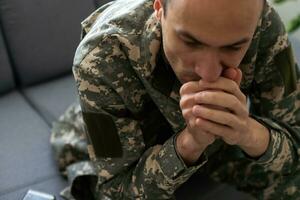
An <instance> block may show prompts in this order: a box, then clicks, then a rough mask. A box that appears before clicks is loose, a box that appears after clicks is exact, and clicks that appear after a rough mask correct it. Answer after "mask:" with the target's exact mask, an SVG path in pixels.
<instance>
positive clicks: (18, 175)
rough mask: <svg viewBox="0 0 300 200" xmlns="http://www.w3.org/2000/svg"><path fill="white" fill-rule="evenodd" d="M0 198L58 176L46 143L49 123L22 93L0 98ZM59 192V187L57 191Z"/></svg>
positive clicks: (48, 145) (49, 147) (48, 135)
mask: <svg viewBox="0 0 300 200" xmlns="http://www.w3.org/2000/svg"><path fill="white" fill-rule="evenodd" d="M0 110H1V112H0V127H1V131H0V138H1V140H0V158H1V162H0V180H1V181H0V199H3V198H1V196H2V195H5V194H8V193H13V192H14V191H17V190H19V189H22V188H25V187H28V186H30V185H33V184H38V183H40V182H43V181H46V180H49V179H51V178H53V177H55V176H57V177H58V176H59V172H58V170H57V167H56V163H55V161H54V159H53V155H52V150H51V146H50V143H49V137H50V127H49V126H48V125H47V124H46V123H45V122H44V121H43V120H42V118H41V117H40V116H39V115H38V114H37V113H36V112H35V111H34V110H33V109H32V107H31V106H30V105H29V104H28V103H27V102H26V100H25V99H24V98H23V96H22V95H21V94H19V93H18V92H12V93H9V94H7V95H5V96H2V97H1V98H0ZM57 192H59V191H57Z"/></svg>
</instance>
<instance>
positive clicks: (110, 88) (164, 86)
mask: <svg viewBox="0 0 300 200" xmlns="http://www.w3.org/2000/svg"><path fill="white" fill-rule="evenodd" d="M153 8H154V9H153ZM82 28H83V29H82V31H83V32H82V38H83V39H82V41H81V43H80V45H79V47H78V49H77V51H76V54H75V58H74V66H73V73H74V77H75V80H76V83H77V88H78V92H79V100H80V107H79V105H77V104H74V105H73V106H71V108H70V109H69V110H68V111H67V112H66V114H65V115H63V116H62V117H61V118H60V120H59V121H58V122H57V123H56V124H55V125H54V128H53V133H52V137H51V142H52V144H53V147H54V150H55V153H56V155H57V159H58V162H59V166H60V169H61V170H62V172H63V173H64V174H65V175H67V176H68V177H69V180H70V182H71V183H72V187H71V193H72V195H73V197H74V198H75V199H113V200H115V199H155V200H156V199H172V198H174V192H175V191H176V189H177V188H178V187H179V186H181V185H182V184H183V183H184V182H186V181H187V180H188V179H189V178H190V177H191V176H192V175H193V174H194V173H196V172H199V173H206V174H209V175H210V176H211V177H212V178H213V179H214V180H217V181H222V182H227V183H230V184H234V185H235V186H236V187H237V188H238V189H240V190H243V191H246V192H248V193H250V194H252V195H253V196H254V197H256V198H257V199H297V198H299V199H300V192H299V189H298V187H299V184H300V174H299V173H298V172H299V163H298V162H299V154H300V125H299V124H300V111H299V107H300V81H299V70H298V68H297V65H296V63H295V61H294V58H293V54H292V49H291V44H290V42H289V41H288V37H287V34H286V32H285V30H284V26H283V24H282V22H281V20H280V18H279V16H278V14H277V13H276V12H275V11H274V9H273V8H272V7H271V5H270V4H269V3H268V2H267V1H265V0H245V1H240V0H217V1H211V0H154V1H152V0H118V1H114V2H111V3H109V4H106V5H104V6H103V7H101V8H99V9H98V10H96V11H95V12H94V13H93V14H91V15H90V16H89V17H88V18H87V19H86V20H84V21H83V23H82ZM247 99H249V101H248V102H247ZM248 105H250V110H249V111H248ZM84 127H85V128H84ZM85 130H86V131H85ZM85 132H86V133H87V134H86V135H87V136H88V137H87V140H86V137H85ZM87 141H88V142H87ZM87 143H88V144H87ZM87 152H88V154H89V157H90V160H89V159H88V157H87ZM67 192H68V190H65V191H64V195H65V196H66V195H67ZM73 197H69V198H73Z"/></svg>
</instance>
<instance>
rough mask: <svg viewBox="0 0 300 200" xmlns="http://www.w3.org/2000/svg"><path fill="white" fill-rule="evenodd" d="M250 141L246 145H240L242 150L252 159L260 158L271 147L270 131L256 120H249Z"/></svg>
mask: <svg viewBox="0 0 300 200" xmlns="http://www.w3.org/2000/svg"><path fill="white" fill-rule="evenodd" d="M249 130H251V132H250V133H249V140H248V141H247V143H246V144H244V145H240V148H241V149H242V150H243V151H244V152H245V153H247V154H248V155H249V156H251V157H254V158H255V157H260V156H261V155H263V154H264V153H265V152H266V151H267V149H268V146H269V142H270V132H269V130H268V129H267V128H266V127H265V126H264V125H262V124H260V123H259V122H257V121H256V120H255V119H252V118H250V119H249Z"/></svg>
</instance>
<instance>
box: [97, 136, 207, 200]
mask: <svg viewBox="0 0 300 200" xmlns="http://www.w3.org/2000/svg"><path fill="white" fill-rule="evenodd" d="M174 139H175V135H174V136H173V137H171V138H169V139H168V140H167V141H166V142H165V143H164V144H163V145H156V146H153V147H151V148H149V149H148V150H147V151H146V152H145V153H144V154H143V155H142V156H141V157H140V159H139V161H138V163H137V164H135V165H132V166H131V167H130V169H129V170H127V171H123V172H120V173H119V174H117V175H116V176H115V177H114V178H112V179H111V180H109V181H107V182H102V183H100V184H99V185H98V188H99V190H98V194H99V195H103V194H104V195H106V196H109V197H111V198H112V199H170V198H172V197H173V194H174V192H175V190H176V189H177V188H178V187H179V186H180V185H182V184H183V183H184V182H186V181H187V180H188V178H189V177H190V176H191V175H192V174H193V173H194V172H196V171H197V170H198V169H199V168H200V167H201V166H202V165H203V164H204V163H205V162H206V161H205V160H204V161H203V162H201V163H200V164H198V165H197V166H194V167H187V166H186V165H185V164H184V162H183V161H182V160H181V159H180V157H179V156H178V155H177V152H176V150H175V146H174Z"/></svg>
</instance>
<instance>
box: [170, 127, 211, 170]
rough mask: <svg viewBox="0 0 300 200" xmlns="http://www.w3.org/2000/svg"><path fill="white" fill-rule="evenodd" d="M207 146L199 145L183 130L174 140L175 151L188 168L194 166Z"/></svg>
mask: <svg viewBox="0 0 300 200" xmlns="http://www.w3.org/2000/svg"><path fill="white" fill-rule="evenodd" d="M207 146H208V145H205V144H202V145H199V144H198V143H196V142H195V140H194V138H193V136H192V135H191V134H190V133H189V132H188V130H187V128H185V129H184V130H183V131H182V132H181V133H179V134H178V136H177V138H176V151H177V153H178V154H179V156H180V157H181V159H182V160H183V161H184V163H185V164H186V165H188V166H191V165H193V164H195V163H196V162H197V161H198V159H199V158H200V156H201V154H202V153H203V151H204V150H205V149H206V147H207Z"/></svg>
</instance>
